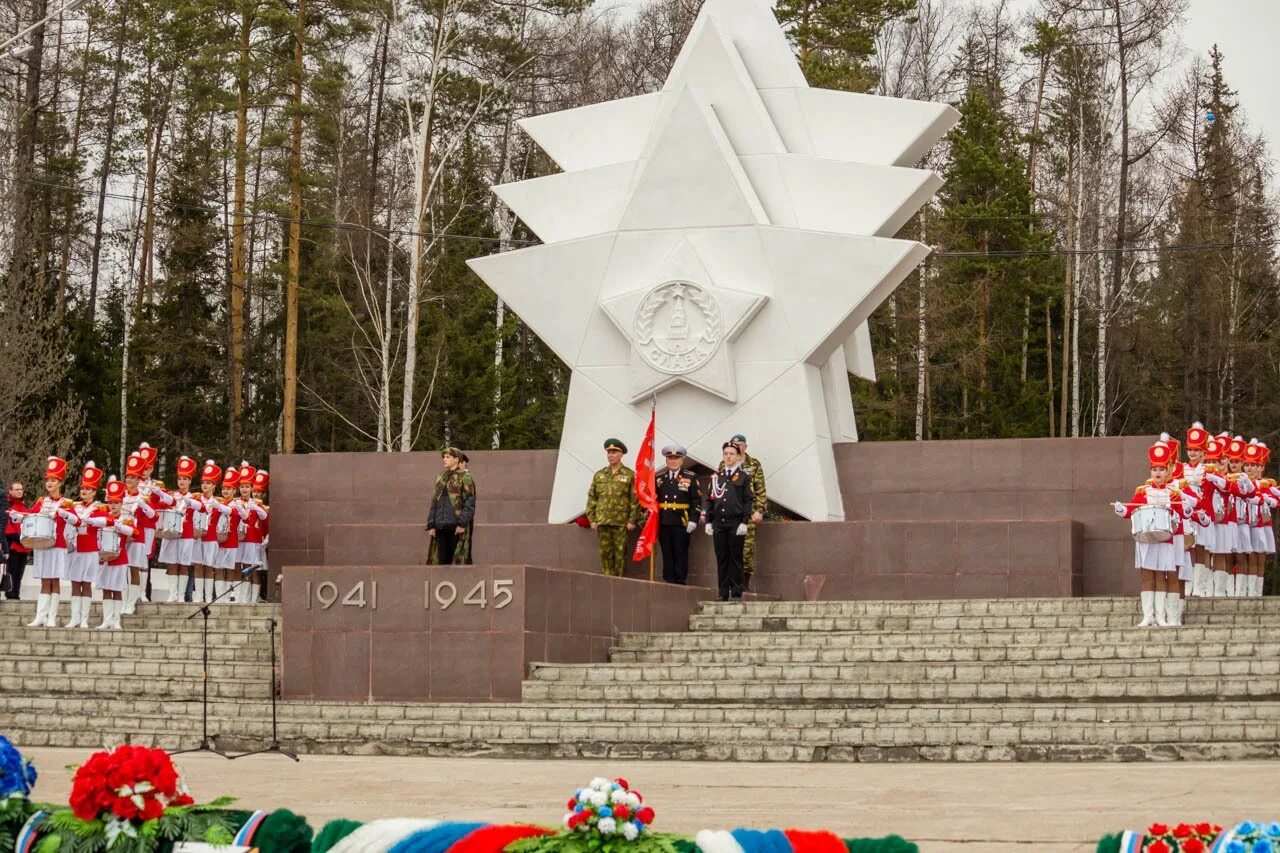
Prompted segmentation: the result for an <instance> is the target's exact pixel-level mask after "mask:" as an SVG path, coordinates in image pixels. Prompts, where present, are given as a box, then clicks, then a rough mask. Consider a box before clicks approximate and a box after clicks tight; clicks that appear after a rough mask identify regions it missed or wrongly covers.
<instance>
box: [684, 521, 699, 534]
mask: <svg viewBox="0 0 1280 853" xmlns="http://www.w3.org/2000/svg"><path fill="white" fill-rule="evenodd" d="M697 529H698V522H696V521H691V522H689V524H688V526H687V527H685V529H684V532H685V533H692V532H693V531H695V530H697Z"/></svg>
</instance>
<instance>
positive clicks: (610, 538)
mask: <svg viewBox="0 0 1280 853" xmlns="http://www.w3.org/2000/svg"><path fill="white" fill-rule="evenodd" d="M596 534H597V535H598V536H599V537H600V571H602V572H604V573H605V574H606V575H613V576H614V577H618V578H620V577H622V575H623V573H624V572H625V571H626V568H627V526H626V525H625V524H601V525H599V526H597V527H596Z"/></svg>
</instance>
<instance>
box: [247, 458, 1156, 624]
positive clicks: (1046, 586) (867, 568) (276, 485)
mask: <svg viewBox="0 0 1280 853" xmlns="http://www.w3.org/2000/svg"><path fill="white" fill-rule="evenodd" d="M1150 441H1151V439H1149V438H1143V437H1125V438H1086V439H1008V440H991V441H936V442H863V443H859V444H846V445H840V446H839V447H837V450H836V460H837V465H838V468H839V473H840V480H841V488H842V491H843V495H844V503H845V513H846V518H847V519H848V520H847V521H846V522H843V523H823V524H809V523H804V522H785V523H776V524H768V525H765V526H764V527H763V528H762V532H761V534H760V540H759V546H758V547H759V551H760V553H759V574H758V583H757V587H756V588H757V589H758V590H759V591H761V592H764V593H770V594H775V595H779V596H782V597H785V598H801V597H804V596H805V595H806V594H808V595H809V596H815V595H816V596H820V597H822V598H827V599H831V598H884V597H903V598H928V597H977V596H999V595H1008V596H1021V595H1081V594H1083V595H1109V594H1118V593H1128V592H1132V591H1133V590H1134V589H1135V588H1136V578H1135V573H1134V572H1133V571H1132V553H1131V549H1132V542H1131V540H1130V539H1129V534H1128V528H1127V526H1126V524H1125V523H1124V522H1122V521H1119V520H1117V519H1116V518H1115V516H1114V515H1113V514H1112V512H1111V510H1110V509H1109V507H1108V506H1107V504H1108V502H1109V501H1112V500H1116V499H1118V498H1122V497H1124V496H1125V495H1127V494H1128V493H1129V491H1130V490H1131V489H1132V488H1133V486H1134V485H1136V484H1137V483H1138V482H1139V481H1141V480H1142V479H1143V478H1144V477H1145V468H1146V448H1147V447H1148V446H1149V444H1150ZM471 457H472V462H471V470H472V471H473V473H474V474H475V477H476V482H477V484H478V489H479V501H478V509H477V516H478V522H479V524H478V530H477V534H476V558H477V559H480V560H483V561H485V562H487V563H521V564H531V565H546V566H556V567H563V568H567V569H575V570H581V571H594V570H595V568H596V560H595V543H594V537H593V535H592V534H591V533H590V532H589V531H585V530H582V529H580V528H577V527H572V526H568V525H555V526H551V525H547V524H546V523H545V519H546V513H547V507H548V497H549V495H550V491H551V483H552V481H553V478H554V473H555V459H556V453H555V451H550V450H547V451H498V452H494V451H477V452H475V453H473V454H471ZM764 462H765V465H766V470H767V465H768V460H764ZM271 464H272V468H271V471H272V494H271V510H272V537H271V538H272V542H271V561H272V563H273V564H274V565H276V566H284V565H320V564H328V565H335V564H339V563H344V564H348V565H379V564H384V563H385V564H398V565H406V564H417V563H420V562H421V560H422V558H423V556H424V555H425V544H424V543H425V540H424V536H423V534H422V532H421V522H422V519H423V517H424V516H425V513H426V506H427V504H428V503H429V501H430V494H429V490H430V488H431V484H432V482H433V481H434V477H435V474H436V472H437V471H438V470H439V466H440V459H439V456H438V455H437V454H434V453H410V454H372V453H367V454H349V453H340V454H310V455H298V456H275V457H273V458H272V463H271ZM375 526H376V527H375ZM657 574H658V576H659V577H660V576H661V566H660V565H659V566H657ZM628 575H629V576H632V577H647V576H648V566H647V565H636V566H632V567H631V569H630V570H629V572H628ZM713 579H714V564H713V558H712V556H711V548H710V542H709V540H707V539H706V537H703V536H702V535H701V534H700V533H699V534H697V535H696V536H695V541H694V547H693V572H692V577H691V580H692V581H693V582H694V583H698V584H706V585H712V584H713Z"/></svg>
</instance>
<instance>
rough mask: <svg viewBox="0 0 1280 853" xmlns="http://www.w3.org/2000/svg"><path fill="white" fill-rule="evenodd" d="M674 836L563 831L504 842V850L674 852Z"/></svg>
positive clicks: (529, 852) (538, 852)
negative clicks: (629, 836) (630, 836)
mask: <svg viewBox="0 0 1280 853" xmlns="http://www.w3.org/2000/svg"><path fill="white" fill-rule="evenodd" d="M680 840H681V839H679V838H678V837H677V836H674V835H665V834H662V833H654V832H645V833H643V834H641V835H640V836H639V837H637V838H636V840H635V841H627V840H626V839H625V838H623V837H622V836H621V835H619V834H614V835H601V834H600V833H598V832H577V831H573V830H564V831H561V832H557V833H555V834H554V835H537V836H534V837H532V838H522V839H520V840H519V841H516V842H514V843H512V844H509V845H507V847H506V849H505V851H504V853H677V851H676V843H677V842H679V841H680Z"/></svg>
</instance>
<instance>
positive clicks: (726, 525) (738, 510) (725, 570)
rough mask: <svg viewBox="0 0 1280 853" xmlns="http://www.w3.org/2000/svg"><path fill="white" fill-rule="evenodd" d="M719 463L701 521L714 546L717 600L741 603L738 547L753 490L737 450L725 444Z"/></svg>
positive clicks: (753, 496)
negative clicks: (717, 588) (718, 594)
mask: <svg viewBox="0 0 1280 853" xmlns="http://www.w3.org/2000/svg"><path fill="white" fill-rule="evenodd" d="M721 454H722V460H723V464H722V465H721V466H720V470H719V471H717V472H716V474H715V476H713V477H712V478H711V490H710V492H709V493H708V494H707V501H706V505H705V506H704V507H703V511H702V515H701V520H702V521H703V522H704V523H705V524H706V526H707V528H706V529H707V535H708V536H710V537H712V539H713V541H714V542H715V547H716V575H717V578H718V580H719V587H720V600H721V601H741V600H742V592H743V590H744V588H745V586H746V585H745V583H744V582H743V577H742V545H743V541H744V540H745V539H746V536H747V522H749V521H750V520H751V507H752V506H753V505H754V503H755V487H754V481H753V480H752V476H751V474H749V473H747V472H746V471H744V470H743V468H742V463H741V458H740V457H739V455H738V448H737V447H736V446H735V445H734V443H733V442H732V441H726V442H725V443H724V446H723V447H722V448H721Z"/></svg>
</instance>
